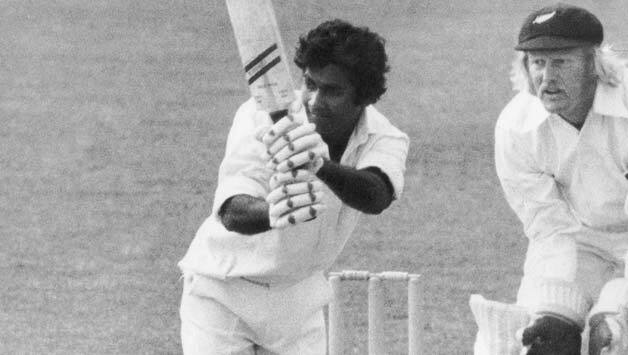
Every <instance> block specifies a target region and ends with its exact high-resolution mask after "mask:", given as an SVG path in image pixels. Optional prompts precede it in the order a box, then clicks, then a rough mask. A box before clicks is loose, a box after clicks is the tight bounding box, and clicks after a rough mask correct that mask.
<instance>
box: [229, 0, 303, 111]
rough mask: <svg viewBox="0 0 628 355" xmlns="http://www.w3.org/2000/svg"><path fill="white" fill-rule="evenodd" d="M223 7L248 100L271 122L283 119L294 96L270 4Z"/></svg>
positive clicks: (235, 2) (238, 1)
mask: <svg viewBox="0 0 628 355" xmlns="http://www.w3.org/2000/svg"><path fill="white" fill-rule="evenodd" d="M226 3H227V10H228V12H229V18H230V19H231V25H232V26H233V32H234V35H235V39H236V43H237V46H238V52H239V53H240V59H241V60H242V66H243V67H244V72H245V76H246V80H247V83H248V86H249V91H250V93H251V96H252V97H253V98H254V99H255V102H256V104H257V108H258V109H260V110H264V111H267V112H269V113H270V115H271V118H272V119H273V120H274V121H275V120H277V119H279V118H281V117H283V116H285V115H286V113H287V109H288V107H289V106H290V103H292V102H293V101H294V100H295V95H294V86H293V84H292V77H291V76H290V67H289V65H288V61H287V57H286V52H285V50H284V47H283V43H282V41H281V35H280V32H279V26H278V25H277V19H276V17H275V11H274V10H273V6H272V2H271V0H226Z"/></svg>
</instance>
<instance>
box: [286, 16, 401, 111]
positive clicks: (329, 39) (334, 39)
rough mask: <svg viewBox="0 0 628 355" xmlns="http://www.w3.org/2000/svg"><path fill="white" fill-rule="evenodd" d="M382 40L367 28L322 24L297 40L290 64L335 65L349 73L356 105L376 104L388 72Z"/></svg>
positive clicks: (343, 24) (334, 23)
mask: <svg viewBox="0 0 628 355" xmlns="http://www.w3.org/2000/svg"><path fill="white" fill-rule="evenodd" d="M384 44H385V40H384V39H383V38H382V37H381V36H380V35H378V34H377V33H374V32H371V31H370V30H369V29H368V28H367V27H356V26H353V25H352V24H350V23H348V22H346V21H343V20H339V19H335V20H331V21H326V22H323V23H321V24H320V25H318V26H317V27H316V28H314V29H313V30H311V31H310V32H308V33H307V34H306V35H304V36H301V37H300V38H299V45H298V46H297V49H296V53H295V57H294V63H295V64H296V65H297V66H298V67H299V68H300V69H301V70H305V69H306V68H308V67H313V68H323V67H325V66H326V65H328V64H336V65H338V66H340V67H342V68H344V69H345V70H347V72H348V73H349V80H350V81H351V84H353V86H354V87H355V89H356V104H358V105H368V104H372V103H375V102H377V100H379V98H380V97H381V96H382V95H383V94H384V92H386V77H385V76H384V74H385V73H387V72H388V71H389V70H390V67H389V66H388V63H387V61H388V57H387V56H386V51H385V50H384Z"/></svg>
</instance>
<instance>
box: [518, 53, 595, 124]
mask: <svg viewBox="0 0 628 355" xmlns="http://www.w3.org/2000/svg"><path fill="white" fill-rule="evenodd" d="M527 54H528V72H529V74H530V78H531V81H532V83H533V85H534V91H535V93H536V96H538V97H539V98H540V99H541V102H542V103H543V106H544V107H545V109H546V110H547V111H548V112H550V113H555V114H559V115H561V116H562V117H563V118H564V119H566V120H568V121H569V120H570V118H572V117H578V116H579V114H582V112H581V111H583V110H586V112H584V115H585V116H586V113H588V109H589V107H583V103H586V102H589V103H590V102H592V101H591V100H592V99H593V95H594V94H595V86H596V76H595V67H594V64H593V53H592V52H591V51H590V50H587V49H586V48H581V47H579V48H570V49H562V50H548V51H531V52H528V53H527ZM585 106H586V105H585ZM580 123H581V122H580Z"/></svg>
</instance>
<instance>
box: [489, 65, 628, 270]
mask: <svg viewBox="0 0 628 355" xmlns="http://www.w3.org/2000/svg"><path fill="white" fill-rule="evenodd" d="M624 78H625V80H624V82H623V83H622V84H621V85H619V86H617V87H610V86H608V85H604V84H601V83H600V84H598V87H597V91H596V94H595V100H594V103H593V107H592V109H591V111H590V112H589V114H588V116H587V118H586V121H585V123H584V126H583V127H582V129H581V130H580V132H578V130H577V129H576V128H574V127H573V126H571V125H570V124H569V123H567V122H566V121H565V120H563V119H562V118H560V117H559V116H557V115H555V114H550V113H548V112H547V111H546V110H545V108H544V107H543V104H542V103H541V101H540V100H539V99H538V98H537V97H536V96H533V95H531V94H529V93H525V92H522V93H519V94H517V95H516V96H515V97H514V98H513V99H512V100H511V101H510V103H509V104H508V105H507V106H506V107H505V108H504V110H503V111H502V113H501V115H500V117H499V120H498V122H497V125H496V131H495V162H496V169H497V174H498V176H499V179H500V182H501V184H502V187H503V190H504V192H505V195H506V199H507V200H508V202H509V204H510V206H511V207H512V208H513V210H514V211H515V212H516V214H517V215H518V217H519V219H520V220H521V221H522V222H523V227H524V231H525V234H526V235H527V237H528V238H529V239H530V241H531V243H530V248H529V249H528V255H527V259H526V266H525V268H526V272H527V271H528V270H533V269H536V270H535V273H538V274H543V275H544V276H545V277H556V278H560V279H564V280H567V281H574V277H575V273H576V250H577V248H589V249H591V250H594V251H595V252H596V253H597V254H599V255H600V256H602V257H607V258H608V259H609V260H615V261H621V260H622V259H623V256H624V254H625V253H626V251H627V250H628V216H627V215H626V212H625V211H624V203H625V202H626V196H627V194H628V180H627V179H626V177H625V174H626V173H627V172H628V109H627V107H628V90H627V88H628V87H627V84H626V80H628V72H626V73H625V75H624ZM542 260H552V261H551V262H550V263H546V264H540V263H541V262H542ZM539 269H543V270H539Z"/></svg>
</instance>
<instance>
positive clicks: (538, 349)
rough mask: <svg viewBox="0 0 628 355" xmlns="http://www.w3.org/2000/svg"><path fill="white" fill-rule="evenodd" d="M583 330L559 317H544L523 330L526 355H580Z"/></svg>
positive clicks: (522, 339) (523, 352)
mask: <svg viewBox="0 0 628 355" xmlns="http://www.w3.org/2000/svg"><path fill="white" fill-rule="evenodd" d="M580 332H581V329H580V328H579V327H578V326H576V325H575V324H573V323H570V322H568V321H566V320H564V319H561V318H559V317H555V316H552V315H544V316H541V317H540V318H538V319H536V320H535V321H534V322H532V324H531V325H530V326H528V327H527V328H525V329H524V330H523V334H522V336H521V342H522V344H523V346H524V349H523V351H522V352H521V354H525V355H550V354H551V355H580V346H581V344H582V337H581V335H580Z"/></svg>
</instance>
